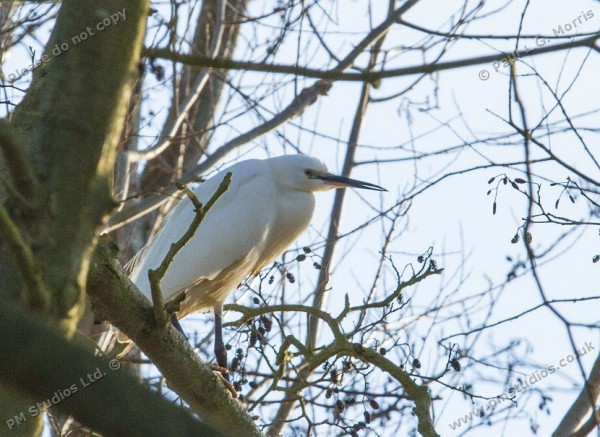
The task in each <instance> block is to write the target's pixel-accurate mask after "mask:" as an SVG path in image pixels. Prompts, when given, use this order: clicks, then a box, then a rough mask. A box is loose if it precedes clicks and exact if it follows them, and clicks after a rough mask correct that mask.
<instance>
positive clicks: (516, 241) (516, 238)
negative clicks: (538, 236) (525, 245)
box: [510, 234, 521, 244]
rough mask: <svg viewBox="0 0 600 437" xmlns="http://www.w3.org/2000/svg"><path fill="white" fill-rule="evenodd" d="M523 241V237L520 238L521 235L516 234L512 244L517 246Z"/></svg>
mask: <svg viewBox="0 0 600 437" xmlns="http://www.w3.org/2000/svg"><path fill="white" fill-rule="evenodd" d="M520 239H521V237H520V236H519V234H515V236H514V237H512V240H510V242H511V243H512V244H517V243H518V242H519V240H520Z"/></svg>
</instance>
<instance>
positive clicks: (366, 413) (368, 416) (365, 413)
mask: <svg viewBox="0 0 600 437" xmlns="http://www.w3.org/2000/svg"><path fill="white" fill-rule="evenodd" d="M363 415H364V416H365V422H366V423H371V413H369V412H368V411H365V412H364V413H363Z"/></svg>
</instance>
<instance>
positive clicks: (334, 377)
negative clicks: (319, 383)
mask: <svg viewBox="0 0 600 437" xmlns="http://www.w3.org/2000/svg"><path fill="white" fill-rule="evenodd" d="M329 380H330V381H331V382H333V383H334V384H339V383H340V374H339V372H338V371H337V370H336V369H333V370H332V371H331V372H329Z"/></svg>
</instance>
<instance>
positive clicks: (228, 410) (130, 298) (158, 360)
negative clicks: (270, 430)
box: [87, 236, 261, 436]
mask: <svg viewBox="0 0 600 437" xmlns="http://www.w3.org/2000/svg"><path fill="white" fill-rule="evenodd" d="M87 292H88V295H89V296H90V298H91V299H92V305H93V307H94V311H95V312H96V314H97V316H100V319H106V320H109V321H110V322H111V323H112V324H113V325H115V326H116V327H117V328H119V329H120V330H121V331H123V332H124V333H125V334H126V335H127V336H128V337H129V338H130V339H131V340H133V341H134V342H135V343H136V344H137V345H138V346H139V347H140V349H141V350H142V351H143V352H144V353H145V354H146V355H147V356H148V358H150V360H151V361H152V363H153V364H154V365H156V367H157V368H158V369H159V370H160V372H161V373H162V375H163V376H164V377H165V378H166V379H167V382H168V384H169V387H170V388H171V389H172V390H173V391H175V392H176V393H177V394H178V395H179V396H180V397H181V398H182V399H183V400H184V401H185V402H187V404H188V405H189V406H190V408H191V409H192V410H193V411H194V412H196V413H198V414H199V415H200V416H201V417H202V419H203V420H204V422H206V423H207V424H208V425H209V426H211V427H213V428H215V429H216V430H218V431H219V432H221V433H223V434H225V435H243V436H260V435H261V433H260V431H259V430H258V429H257V427H256V425H255V424H254V422H253V420H252V418H251V417H250V416H249V415H248V414H247V413H246V411H245V410H244V409H243V408H242V406H241V404H239V403H238V402H237V401H235V400H234V399H232V398H231V396H230V395H229V394H228V392H226V390H224V389H223V385H222V383H221V380H220V379H219V378H218V377H217V376H216V375H215V374H214V373H213V372H212V370H211V369H210V367H209V366H208V365H207V364H206V363H204V362H203V361H201V360H200V359H199V357H198V356H197V354H196V352H195V351H194V350H193V349H192V347H191V346H190V345H189V344H188V342H187V341H185V340H184V339H183V337H182V336H181V334H179V332H178V331H176V330H175V329H174V328H172V327H171V325H170V324H166V325H163V326H157V324H156V323H155V320H154V317H153V312H152V311H153V310H152V307H151V305H150V303H149V302H148V300H147V299H146V298H145V297H144V296H143V295H142V294H141V293H140V292H139V290H138V289H137V288H136V287H135V285H134V284H133V283H132V282H131V281H130V280H129V278H127V275H126V274H125V272H124V271H123V267H122V266H121V264H120V263H119V261H118V260H117V259H116V248H115V247H114V245H113V244H112V242H111V241H110V239H109V238H108V237H107V236H101V237H100V240H99V242H98V248H97V250H96V252H95V254H94V256H93V259H92V263H91V266H90V272H89V275H88V288H87Z"/></svg>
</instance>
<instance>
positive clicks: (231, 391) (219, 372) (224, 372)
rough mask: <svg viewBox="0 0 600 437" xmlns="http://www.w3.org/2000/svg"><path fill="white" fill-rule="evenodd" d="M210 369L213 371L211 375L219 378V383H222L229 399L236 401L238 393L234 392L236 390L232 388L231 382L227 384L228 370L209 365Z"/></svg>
mask: <svg viewBox="0 0 600 437" xmlns="http://www.w3.org/2000/svg"><path fill="white" fill-rule="evenodd" d="M210 367H211V369H212V370H213V373H214V374H215V375H217V376H218V377H219V379H220V380H221V382H222V383H223V385H224V386H225V388H226V389H227V391H228V392H229V394H230V395H231V397H232V398H233V399H237V398H238V392H237V391H236V389H235V387H234V386H233V384H232V383H231V382H229V373H228V370H227V369H224V368H223V367H221V366H216V365H214V364H211V366H210Z"/></svg>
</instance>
